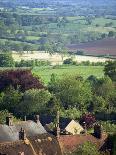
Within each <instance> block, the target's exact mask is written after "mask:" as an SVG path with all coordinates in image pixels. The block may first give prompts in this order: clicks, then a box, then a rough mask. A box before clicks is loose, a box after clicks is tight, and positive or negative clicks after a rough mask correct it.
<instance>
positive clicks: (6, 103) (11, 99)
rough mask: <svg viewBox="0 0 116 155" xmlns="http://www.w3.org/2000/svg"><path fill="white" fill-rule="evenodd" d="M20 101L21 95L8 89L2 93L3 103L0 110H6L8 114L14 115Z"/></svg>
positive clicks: (10, 88) (12, 89)
mask: <svg viewBox="0 0 116 155" xmlns="http://www.w3.org/2000/svg"><path fill="white" fill-rule="evenodd" d="M21 99H22V93H20V92H19V91H18V90H15V89H14V88H12V87H9V88H7V90H5V92H4V96H3V101H2V103H1V104H0V109H1V110H3V109H7V110H8V111H9V112H11V113H14V112H15V109H16V107H17V106H18V104H19V103H20V101H21Z"/></svg>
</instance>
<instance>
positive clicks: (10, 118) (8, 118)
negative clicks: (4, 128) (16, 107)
mask: <svg viewBox="0 0 116 155" xmlns="http://www.w3.org/2000/svg"><path fill="white" fill-rule="evenodd" d="M6 125H8V126H13V121H12V115H11V114H9V116H7V117H6Z"/></svg>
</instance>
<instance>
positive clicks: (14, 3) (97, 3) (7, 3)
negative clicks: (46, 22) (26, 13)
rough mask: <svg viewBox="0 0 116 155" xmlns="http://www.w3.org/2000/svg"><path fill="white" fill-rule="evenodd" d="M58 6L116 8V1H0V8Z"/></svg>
mask: <svg viewBox="0 0 116 155" xmlns="http://www.w3.org/2000/svg"><path fill="white" fill-rule="evenodd" d="M46 3H47V4H53V3H54V4H57V3H62V4H65V5H73V4H79V5H90V6H100V5H103V6H109V5H112V6H114V7H115V6H116V1H115V0H97V1H96V0H60V1H59V0H0V6H7V7H8V6H9V7H12V6H32V7H33V6H35V4H37V5H40V4H46Z"/></svg>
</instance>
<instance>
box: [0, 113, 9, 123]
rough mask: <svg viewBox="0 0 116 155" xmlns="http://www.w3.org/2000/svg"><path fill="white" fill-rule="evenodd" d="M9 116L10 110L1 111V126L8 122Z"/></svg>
mask: <svg viewBox="0 0 116 155" xmlns="http://www.w3.org/2000/svg"><path fill="white" fill-rule="evenodd" d="M8 115H9V112H8V110H2V111H0V124H4V123H5V122H6V117H7V116H8Z"/></svg>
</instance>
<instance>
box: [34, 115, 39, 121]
mask: <svg viewBox="0 0 116 155" xmlns="http://www.w3.org/2000/svg"><path fill="white" fill-rule="evenodd" d="M35 122H36V123H39V122H40V120H39V115H35Z"/></svg>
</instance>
